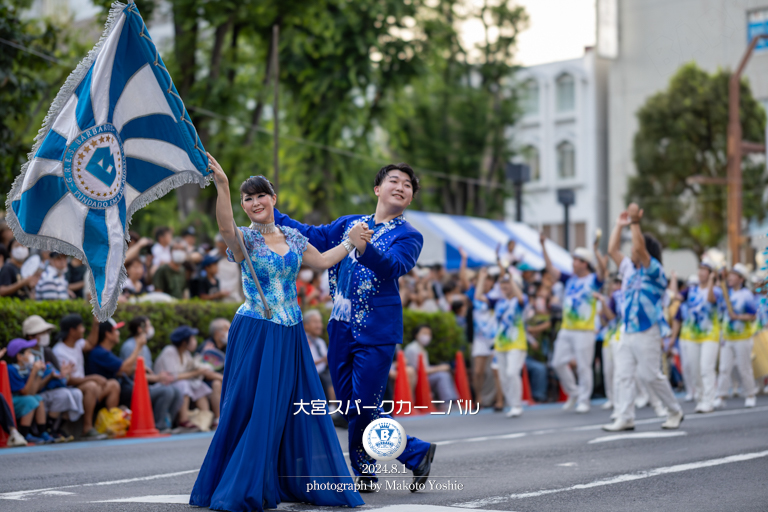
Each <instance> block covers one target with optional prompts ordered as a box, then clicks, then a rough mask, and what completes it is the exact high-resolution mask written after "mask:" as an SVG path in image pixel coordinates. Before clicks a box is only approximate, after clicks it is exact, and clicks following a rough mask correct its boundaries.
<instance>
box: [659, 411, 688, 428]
mask: <svg viewBox="0 0 768 512" xmlns="http://www.w3.org/2000/svg"><path fill="white" fill-rule="evenodd" d="M684 417H685V416H684V415H683V410H682V409H680V410H679V411H677V412H672V413H670V414H669V416H667V421H665V422H664V423H662V424H661V428H663V429H666V430H674V429H676V428H680V424H681V423H682V422H683V418H684Z"/></svg>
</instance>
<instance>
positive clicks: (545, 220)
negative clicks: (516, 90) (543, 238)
mask: <svg viewBox="0 0 768 512" xmlns="http://www.w3.org/2000/svg"><path fill="white" fill-rule="evenodd" d="M606 64H607V62H606V61H605V60H602V59H598V58H597V56H596V54H595V52H594V51H593V50H592V49H591V48H587V49H586V51H585V53H584V56H583V57H582V58H579V59H572V60H565V61H559V62H552V63H546V64H540V65H537V66H531V67H528V68H524V69H523V70H521V71H520V72H519V73H518V75H517V77H516V79H517V80H518V81H519V83H520V85H521V86H522V90H523V91H524V93H523V108H524V115H523V117H522V119H521V120H520V121H519V122H518V123H517V124H516V125H515V126H514V127H513V128H512V129H510V131H509V140H510V141H511V144H512V145H513V147H514V150H515V152H516V153H517V154H518V156H517V157H516V161H519V162H524V163H527V164H528V165H529V166H530V169H531V180H530V182H528V183H526V184H525V185H524V187H523V197H522V221H523V222H524V223H526V224H529V225H531V226H533V227H534V228H536V229H541V230H542V231H544V233H545V234H546V235H547V236H548V237H549V238H550V239H551V240H553V241H554V242H556V243H558V244H560V245H562V246H565V230H564V224H563V221H564V207H563V206H562V205H560V204H559V203H558V199H557V195H558V190H559V189H569V190H572V191H573V192H574V194H575V204H574V205H573V206H571V207H570V208H569V225H570V230H569V244H568V245H569V247H568V249H569V250H573V249H574V248H575V247H579V246H587V245H591V240H592V239H593V237H594V235H595V232H596V230H597V229H598V228H601V229H602V230H603V232H604V233H606V231H607V227H608V223H607V208H608V203H607V196H606V193H607V189H606V186H607V177H606V173H607V166H606V163H607V124H606V123H607V111H606V108H607V91H606V85H607V67H606ZM505 206H506V208H505V210H506V212H505V213H506V218H507V220H509V221H513V220H515V215H516V207H517V205H516V204H515V199H514V198H510V199H508V200H507V203H506V205H505ZM606 234H607V233H606Z"/></svg>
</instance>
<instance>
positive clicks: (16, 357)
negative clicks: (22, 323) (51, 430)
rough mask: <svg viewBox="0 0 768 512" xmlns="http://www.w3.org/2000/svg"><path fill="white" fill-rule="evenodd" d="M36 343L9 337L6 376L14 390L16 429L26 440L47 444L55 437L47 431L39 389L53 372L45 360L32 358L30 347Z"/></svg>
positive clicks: (12, 390)
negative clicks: (9, 359) (9, 361)
mask: <svg viewBox="0 0 768 512" xmlns="http://www.w3.org/2000/svg"><path fill="white" fill-rule="evenodd" d="M36 344H37V341H34V340H32V341H28V340H23V339H21V338H16V339H14V340H11V342H10V343H9V344H8V347H7V348H8V357H9V358H11V360H12V361H14V363H13V364H11V365H9V366H8V380H9V381H10V385H11V393H12V394H13V409H14V412H15V414H16V417H17V418H18V419H19V420H18V421H19V427H18V428H19V433H20V434H21V435H22V436H24V439H25V440H26V441H27V442H28V443H35V444H48V443H53V442H54V439H53V437H51V436H50V434H48V432H46V422H47V414H46V412H45V404H44V403H43V397H42V396H40V395H39V394H38V393H39V392H40V391H42V389H43V388H44V387H45V386H46V385H47V384H48V382H49V381H50V380H51V379H52V378H53V372H50V371H48V372H47V368H46V364H45V363H44V362H42V361H37V360H35V354H33V353H32V347H34V346H35V345H36ZM46 372H47V373H46ZM33 421H34V423H35V425H34V427H33V425H32V422H33ZM33 428H34V429H35V432H34V433H33Z"/></svg>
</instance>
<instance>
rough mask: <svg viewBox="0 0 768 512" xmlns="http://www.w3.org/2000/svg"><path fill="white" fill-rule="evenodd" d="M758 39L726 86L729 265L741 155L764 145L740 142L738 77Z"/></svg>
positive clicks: (733, 255)
mask: <svg viewBox="0 0 768 512" xmlns="http://www.w3.org/2000/svg"><path fill="white" fill-rule="evenodd" d="M761 39H768V34H760V35H757V36H755V37H754V38H753V39H752V42H751V43H750V44H749V47H748V48H747V51H746V52H744V55H743V56H742V58H741V62H740V63H739V67H738V68H736V71H734V72H733V74H732V75H731V79H730V82H729V83H728V172H727V179H728V259H729V260H730V264H731V265H733V264H734V263H738V262H739V261H741V215H742V214H741V211H742V208H741V195H742V194H741V188H742V185H741V157H742V154H743V153H749V152H759V153H764V152H765V145H763V144H757V143H754V142H747V141H743V140H742V132H741V119H740V117H739V114H740V110H741V109H740V103H741V97H740V96H741V75H742V73H743V72H744V68H745V67H746V65H747V61H749V58H750V57H751V56H752V52H753V51H754V50H755V46H757V43H758V41H760V40H761Z"/></svg>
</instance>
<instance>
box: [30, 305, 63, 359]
mask: <svg viewBox="0 0 768 512" xmlns="http://www.w3.org/2000/svg"><path fill="white" fill-rule="evenodd" d="M54 329H56V326H55V325H53V324H50V323H48V322H46V321H45V320H43V317H41V316H39V315H32V316H30V317H27V318H25V319H24V322H22V324H21V334H22V335H23V336H24V338H26V339H28V340H37V345H38V347H39V350H42V351H43V359H45V361H47V362H49V363H52V364H53V367H54V368H55V369H56V370H58V371H61V365H60V364H59V358H58V357H56V354H55V353H54V352H53V350H51V347H50V345H51V334H52V333H53V331H54Z"/></svg>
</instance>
